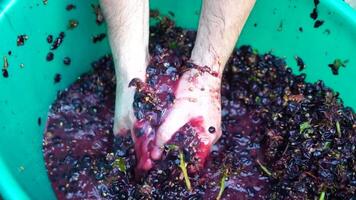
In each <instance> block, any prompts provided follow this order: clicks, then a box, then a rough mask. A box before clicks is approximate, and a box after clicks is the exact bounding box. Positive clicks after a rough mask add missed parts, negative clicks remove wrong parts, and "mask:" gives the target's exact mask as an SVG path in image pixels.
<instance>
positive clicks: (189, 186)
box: [179, 151, 192, 191]
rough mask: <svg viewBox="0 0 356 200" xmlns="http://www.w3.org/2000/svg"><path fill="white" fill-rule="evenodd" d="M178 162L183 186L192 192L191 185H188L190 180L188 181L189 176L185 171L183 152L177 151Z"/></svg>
mask: <svg viewBox="0 0 356 200" xmlns="http://www.w3.org/2000/svg"><path fill="white" fill-rule="evenodd" d="M179 160H180V163H179V167H180V169H181V170H182V172H183V176H184V182H185V185H186V186H187V189H188V190H189V191H192V186H191V184H190V180H189V176H188V171H187V164H186V163H185V160H184V155H183V152H182V151H179Z"/></svg>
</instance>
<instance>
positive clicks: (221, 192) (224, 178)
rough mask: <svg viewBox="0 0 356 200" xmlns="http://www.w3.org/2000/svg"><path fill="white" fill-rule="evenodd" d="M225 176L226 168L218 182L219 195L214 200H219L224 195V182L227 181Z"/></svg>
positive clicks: (226, 173) (226, 174)
mask: <svg viewBox="0 0 356 200" xmlns="http://www.w3.org/2000/svg"><path fill="white" fill-rule="evenodd" d="M227 176H228V169H227V168H226V169H225V170H224V174H223V176H222V178H221V180H220V190H219V194H218V196H217V197H216V200H220V199H221V197H222V194H223V193H224V190H225V181H226V179H227Z"/></svg>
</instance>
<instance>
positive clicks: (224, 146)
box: [43, 24, 356, 200]
mask: <svg viewBox="0 0 356 200" xmlns="http://www.w3.org/2000/svg"><path fill="white" fill-rule="evenodd" d="M163 25H164V24H163ZM150 32H151V38H150V41H151V44H150V52H151V56H152V60H151V63H150V65H149V66H148V67H147V74H148V75H149V77H148V78H147V81H146V83H145V84H143V85H144V87H146V89H145V90H143V91H144V92H143V93H136V96H135V102H134V103H133V107H134V111H135V116H136V117H137V118H138V120H139V122H138V123H137V124H136V125H135V129H136V130H135V134H136V135H138V138H140V139H139V140H138V143H140V142H141V144H138V143H137V144H136V145H134V144H133V142H132V139H131V138H130V136H127V137H120V138H119V137H114V136H113V133H112V125H113V117H114V100H115V77H114V74H115V73H114V70H113V62H112V58H111V57H109V56H106V57H104V58H102V59H100V60H99V61H97V62H94V63H93V69H94V71H93V72H92V73H89V74H85V75H83V76H81V78H80V79H79V80H78V81H76V82H75V83H74V84H73V85H71V86H70V87H69V88H68V90H65V91H63V92H61V93H59V95H58V98H57V100H56V101H55V102H54V103H53V105H52V107H51V110H50V114H49V117H48V121H47V129H46V133H45V137H44V144H43V151H44V156H45V161H46V167H47V170H48V175H49V178H50V180H51V183H52V187H53V189H54V191H55V193H56V195H57V197H58V199H128V198H129V197H131V199H164V200H165V199H216V197H217V195H218V192H219V189H220V181H221V179H222V176H223V171H224V169H228V171H229V175H228V180H227V181H226V184H225V186H226V188H225V190H224V192H223V195H222V198H223V199H272V198H277V199H314V198H318V196H319V195H320V191H325V193H326V196H327V197H328V198H330V199H351V198H352V197H353V196H354V192H353V191H355V183H356V181H355V178H354V176H353V175H352V173H353V172H352V167H353V166H354V164H352V163H353V162H354V160H355V148H354V147H353V146H352V144H354V143H355V142H356V138H355V135H356V134H355V127H356V123H355V119H356V116H355V114H354V113H353V112H352V111H351V110H350V109H349V108H344V107H343V106H342V104H341V103H339V102H338V101H339V100H338V97H337V94H334V93H333V92H332V91H331V90H330V89H329V88H327V87H325V86H324V85H323V83H322V82H318V83H316V84H310V83H305V81H304V78H305V75H303V74H302V75H299V76H295V75H292V72H291V70H290V69H289V68H286V67H285V63H284V61H283V60H281V59H278V58H277V57H274V56H272V55H270V54H265V55H256V54H254V53H253V51H252V48H251V47H246V46H243V47H241V49H239V50H236V51H235V52H234V53H233V55H232V57H231V59H230V61H229V63H228V65H227V66H226V70H225V72H224V76H223V82H222V89H221V94H222V96H221V99H222V132H223V134H222V136H221V138H220V139H219V140H218V142H217V143H216V144H215V145H214V146H213V147H212V151H211V153H210V156H209V157H208V158H207V160H206V162H205V166H204V168H203V169H202V170H201V171H199V172H195V173H192V171H194V170H191V168H192V167H193V166H194V164H195V162H196V160H195V158H194V157H196V156H197V155H198V156H197V157H198V158H199V157H204V156H203V155H201V156H199V153H201V152H205V151H201V152H199V150H201V149H203V148H204V147H202V146H199V141H197V140H196V138H197V137H196V134H197V129H199V119H195V120H193V121H191V122H190V123H188V124H186V125H185V126H183V127H182V128H181V129H180V130H179V131H178V132H177V133H176V134H175V135H174V136H173V138H172V139H171V141H170V144H176V145H177V146H179V147H180V149H181V151H182V152H183V154H184V158H185V160H186V163H188V166H187V168H188V174H189V178H190V181H191V184H192V188H193V191H192V192H189V191H188V190H187V188H186V185H185V183H184V179H183V176H182V171H181V169H180V168H179V162H180V160H179V157H178V152H177V151H174V150H173V151H172V150H170V149H169V147H167V149H166V151H165V153H164V154H163V160H162V161H157V162H155V163H154V168H153V169H152V170H150V171H149V172H147V173H146V174H144V175H143V177H141V179H139V180H137V179H136V178H137V176H136V175H137V174H135V169H136V166H137V165H140V163H138V161H137V156H136V154H139V155H140V156H147V155H146V154H145V152H147V150H149V149H150V142H152V140H153V139H154V137H153V136H154V134H155V131H156V129H157V127H158V126H159V124H160V123H161V120H162V119H164V112H162V110H163V111H164V110H165V109H168V108H169V105H171V104H172V102H173V99H174V96H172V94H173V91H174V90H175V88H174V86H175V82H176V81H177V80H178V78H179V76H180V74H179V72H180V71H183V70H184V69H185V68H187V67H188V68H189V63H188V62H187V61H188V58H189V52H190V51H191V49H192V46H193V41H194V38H195V32H193V31H186V30H182V29H180V28H174V27H170V26H168V27H167V26H162V25H160V26H159V27H158V28H152V29H151V30H150ZM145 92H146V93H145ZM147 92H148V93H152V94H154V95H153V96H154V97H156V98H158V99H161V101H160V102H161V103H159V104H157V105H155V106H151V105H150V104H148V103H143V101H142V99H144V98H143V97H145V96H146V95H147V94H148V93H147ZM140 95H141V96H140ZM153 99H154V98H153ZM156 106H159V107H160V109H156V110H155V109H154V108H155V107H156ZM335 121H338V123H339V125H340V126H341V130H339V131H340V133H337V130H336V129H335ZM308 123H309V125H308V126H306V125H305V124H308ZM301 124H304V128H303V129H304V130H301V129H302V128H301ZM305 127H307V128H305ZM180 133H184V134H180ZM338 134H341V136H342V137H339V136H338ZM141 138H142V139H141ZM143 143H147V144H144V145H142V144H143ZM135 146H136V149H135ZM140 148H141V149H140ZM336 155H337V156H339V157H337V158H336V157H334V156H336ZM118 161H120V162H121V163H122V162H124V166H125V168H126V169H122V165H118V164H117V163H118ZM258 161H259V162H260V163H261V164H262V165H264V167H266V169H267V170H269V172H270V173H271V175H268V173H266V171H263V169H262V167H261V166H260V165H259V164H258ZM120 166H121V168H120ZM340 167H341V168H340ZM330 191H333V192H330Z"/></svg>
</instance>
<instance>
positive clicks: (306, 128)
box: [299, 121, 313, 137]
mask: <svg viewBox="0 0 356 200" xmlns="http://www.w3.org/2000/svg"><path fill="white" fill-rule="evenodd" d="M299 133H300V134H304V135H305V136H306V137H309V134H312V133H313V129H312V127H311V125H310V123H309V122H308V121H307V122H303V123H302V124H300V125H299Z"/></svg>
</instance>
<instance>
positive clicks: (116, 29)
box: [101, 0, 149, 84]
mask: <svg viewBox="0 0 356 200" xmlns="http://www.w3.org/2000/svg"><path fill="white" fill-rule="evenodd" d="M148 3H149V2H148V0H101V6H102V8H103V11H104V14H105V17H106V21H107V23H108V27H109V37H110V44H111V49H112V53H113V56H114V59H115V64H116V76H117V77H118V79H119V80H121V81H123V82H125V84H126V83H127V82H129V81H130V80H131V79H132V78H135V77H139V78H143V77H144V75H145V69H146V65H147V62H148V36H149V33H148V31H149V24H148V23H149V22H148V20H149V4H148Z"/></svg>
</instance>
